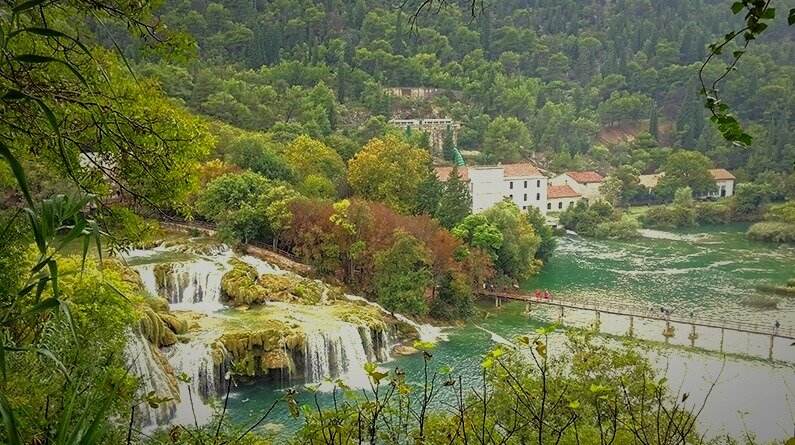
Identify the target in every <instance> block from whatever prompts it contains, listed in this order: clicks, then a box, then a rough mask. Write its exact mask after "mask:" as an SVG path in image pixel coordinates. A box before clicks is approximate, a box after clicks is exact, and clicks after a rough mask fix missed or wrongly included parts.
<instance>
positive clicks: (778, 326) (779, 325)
mask: <svg viewBox="0 0 795 445" xmlns="http://www.w3.org/2000/svg"><path fill="white" fill-rule="evenodd" d="M775 326H776V330H775V331H773V332H774V333H776V334H778V328H780V327H781V323H779V322H778V320H776V324H775Z"/></svg>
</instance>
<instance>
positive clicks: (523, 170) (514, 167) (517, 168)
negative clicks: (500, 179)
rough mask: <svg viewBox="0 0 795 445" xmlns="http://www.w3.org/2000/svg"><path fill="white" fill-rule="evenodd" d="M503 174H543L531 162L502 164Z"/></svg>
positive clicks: (517, 175) (508, 176) (520, 175)
mask: <svg viewBox="0 0 795 445" xmlns="http://www.w3.org/2000/svg"><path fill="white" fill-rule="evenodd" d="M502 168H503V171H504V172H505V173H504V174H503V175H504V176H505V177H506V178H515V177H524V176H543V175H542V174H541V172H540V171H539V170H538V169H537V168H535V166H534V165H532V164H503V165H502Z"/></svg>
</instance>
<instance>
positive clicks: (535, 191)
mask: <svg viewBox="0 0 795 445" xmlns="http://www.w3.org/2000/svg"><path fill="white" fill-rule="evenodd" d="M547 182H548V181H547V178H545V177H544V176H541V175H539V176H509V177H506V178H505V179H504V183H505V185H504V187H506V188H505V192H506V195H505V196H508V197H509V198H511V201H513V203H514V204H516V207H519V208H520V209H521V210H527V208H528V207H530V206H534V207H536V208H538V210H541V213H542V214H545V213H547V207H546V203H547V185H548V184H547Z"/></svg>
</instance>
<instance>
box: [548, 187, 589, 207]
mask: <svg viewBox="0 0 795 445" xmlns="http://www.w3.org/2000/svg"><path fill="white" fill-rule="evenodd" d="M547 198H548V199H547V211H548V212H562V211H564V210H566V209H567V208H569V207H571V206H573V205H575V204H577V201H579V200H581V199H582V195H580V194H579V193H577V192H576V191H575V190H574V189H573V188H571V187H570V186H568V185H550V186H549V189H548V191H547Z"/></svg>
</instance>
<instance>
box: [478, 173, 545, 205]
mask: <svg viewBox="0 0 795 445" xmlns="http://www.w3.org/2000/svg"><path fill="white" fill-rule="evenodd" d="M468 170H469V192H470V194H471V195H472V213H477V212H480V211H483V210H486V209H488V208H489V207H492V206H493V205H494V204H497V203H498V202H500V201H502V200H503V199H505V198H509V199H510V200H511V202H513V203H514V204H515V205H516V207H518V208H519V209H521V210H527V207H529V206H535V207H537V208H538V209H539V210H541V212H542V213H546V211H547V210H546V202H547V179H546V178H545V177H544V176H543V175H541V174H540V173H539V174H537V175H536V174H532V173H531V174H523V175H520V176H506V172H505V168H504V167H503V166H500V165H495V166H484V167H470V168H469V169H468Z"/></svg>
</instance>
